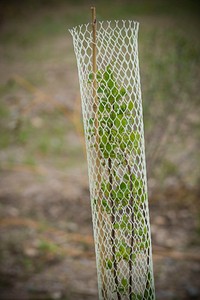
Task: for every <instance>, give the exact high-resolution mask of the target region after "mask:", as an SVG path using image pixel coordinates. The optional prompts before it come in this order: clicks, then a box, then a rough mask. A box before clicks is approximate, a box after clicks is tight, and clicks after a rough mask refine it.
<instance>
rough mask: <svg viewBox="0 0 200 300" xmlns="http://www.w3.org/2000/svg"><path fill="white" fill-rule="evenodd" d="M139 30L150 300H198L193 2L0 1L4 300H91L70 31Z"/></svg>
mask: <svg viewBox="0 0 200 300" xmlns="http://www.w3.org/2000/svg"><path fill="white" fill-rule="evenodd" d="M91 4H92V5H94V4H95V5H96V8H97V18H98V20H107V19H134V20H137V21H139V22H140V32H139V59H140V73H141V83H142V95H143V107H144V122H145V139H146V158H147V168H148V183H149V200H150V212H151V223H152V236H153V244H154V269H155V281H156V288H157V299H160V300H165V299H174V300H175V299H179V300H181V299H200V290H199V286H198V278H199V275H200V264H199V262H200V257H199V256H198V252H199V247H200V245H199V234H200V211H199V201H198V200H199V195H200V188H199V183H200V172H199V169H200V168H199V164H200V155H199V146H200V143H199V138H200V118H199V115H200V106H199V101H200V96H199V80H200V67H199V62H200V39H199V29H200V26H199V25H200V20H199V2H198V1H195V0H193V1H189V0H188V1H186V0H183V1H178V0H174V1H165V0H160V1H158V0H154V1H148V0H140V1H139V0H137V1H136V0H135V1H128V0H124V1H122V0H117V1H113V0H112V1H104V0H103V1H93V3H90V2H89V1H81V0H79V1H72V0H70V1H69V0H65V1H64V0H59V1H58V0H57V1H56V0H48V1H47V0H43V1H42V0H40V1H39V0H35V1H33V0H26V1H25V0H24V1H23V0H21V1H19V2H16V1H14V0H13V1H11V0H7V1H5V0H1V2H0V44H1V46H0V172H1V181H0V216H1V221H0V234H1V236H0V239H1V243H0V262H1V266H0V274H1V282H0V293H1V294H2V298H1V299H3V300H4V299H13V300H14V299H34V300H35V299H79V300H81V299H97V287H96V271H95V260H94V248H93V240H92V225H91V212H90V202H89V190H88V179H87V164H86V158H85V152H84V151H85V150H84V149H85V148H84V138H83V133H82V121H81V109H80V95H79V85H78V75H77V68H76V61H75V56H74V53H73V45H72V39H71V36H70V34H69V33H68V29H69V28H71V27H73V26H74V25H77V24H81V23H85V22H87V23H88V22H90V18H91V16H90V6H91Z"/></svg>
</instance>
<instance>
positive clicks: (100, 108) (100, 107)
mask: <svg viewBox="0 0 200 300" xmlns="http://www.w3.org/2000/svg"><path fill="white" fill-rule="evenodd" d="M104 109H105V106H104V105H103V104H102V103H100V104H99V111H100V112H101V113H102V112H103V111H104Z"/></svg>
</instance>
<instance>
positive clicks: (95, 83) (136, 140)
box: [70, 21, 155, 300]
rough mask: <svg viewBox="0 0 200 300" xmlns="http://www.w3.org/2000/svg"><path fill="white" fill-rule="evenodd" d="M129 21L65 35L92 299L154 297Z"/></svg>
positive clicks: (134, 30)
mask: <svg viewBox="0 0 200 300" xmlns="http://www.w3.org/2000/svg"><path fill="white" fill-rule="evenodd" d="M138 26H139V24H138V23H137V22H134V21H104V22H98V23H97V32H96V50H97V56H96V66H97V68H96V69H97V70H96V72H95V73H94V72H93V71H94V66H93V35H92V28H91V24H86V25H80V26H77V27H74V28H73V29H71V30H70V33H71V34H72V37H73V43H74V50H75V54H76V58H77V65H78V73H79V82H80V91H81V99H82V111H83V122H84V131H85V139H86V147H87V158H88V170H89V182H90V194H91V206H92V217H93V227H94V238H95V247H96V260H97V274H98V285H99V299H107V300H115V299H117V300H122V299H130V300H133V299H135V300H141V299H148V300H153V299H155V292H154V282H153V268H152V254H151V237H150V224H149V211H148V198H147V179H146V165H145V152H144V151H145V150H144V132H143V116H142V100H141V88H140V76H139V63H138V45H137V39H138Z"/></svg>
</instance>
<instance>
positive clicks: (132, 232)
mask: <svg viewBox="0 0 200 300" xmlns="http://www.w3.org/2000/svg"><path fill="white" fill-rule="evenodd" d="M125 161H126V164H127V168H128V173H129V176H130V207H131V246H130V247H131V249H130V258H129V299H130V300H132V293H133V291H132V289H133V278H132V268H133V261H132V259H133V258H132V257H133V244H134V207H133V181H132V180H133V179H132V173H131V167H130V165H129V163H128V160H127V158H125Z"/></svg>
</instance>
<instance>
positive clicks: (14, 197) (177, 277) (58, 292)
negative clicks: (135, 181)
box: [0, 166, 200, 300]
mask: <svg viewBox="0 0 200 300" xmlns="http://www.w3.org/2000/svg"><path fill="white" fill-rule="evenodd" d="M45 171H47V173H45V174H44V173H43V174H42V175H41V174H40V176H38V174H35V173H36V171H35V170H33V171H32V172H30V170H20V171H19V170H17V171H14V172H9V171H4V173H3V174H2V175H3V176H2V179H1V184H0V190H1V193H0V200H1V221H0V232H1V246H0V252H1V267H0V272H1V290H0V291H1V299H22V300H23V299H35V300H36V299H80V300H81V299H97V283H96V281H97V278H96V268H95V255H94V243H93V237H92V221H91V212H90V200H89V190H88V183H87V172H86V166H84V168H82V169H77V170H76V171H75V170H74V171H73V174H72V173H71V172H70V171H69V173H68V174H63V173H60V174H59V173H58V172H56V171H55V170H45ZM43 172H44V170H43ZM150 194H151V197H150V212H151V229H152V242H153V259H154V274H155V284H156V291H157V299H160V300H165V299H166V300H167V299H200V290H199V274H200V257H199V248H200V246H199V236H198V232H197V228H198V226H199V224H198V223H197V219H196V217H197V210H196V208H197V206H198V205H199V203H198V198H199V191H196V193H194V192H193V191H192V192H191V191H190V190H189V189H187V188H186V187H185V186H179V187H178V188H177V186H168V187H166V190H165V191H164V193H163V191H162V192H159V191H156V190H152V191H151V193H150ZM158 199H160V201H159V200H158ZM161 200H162V201H161Z"/></svg>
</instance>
